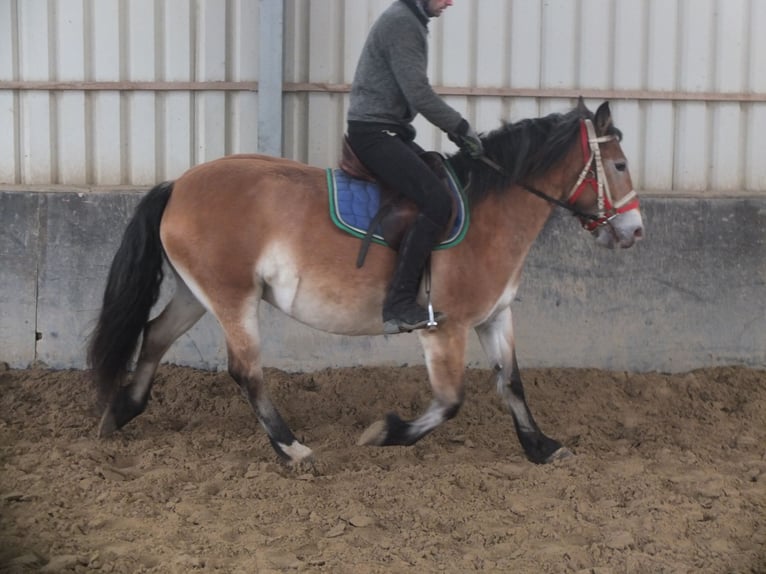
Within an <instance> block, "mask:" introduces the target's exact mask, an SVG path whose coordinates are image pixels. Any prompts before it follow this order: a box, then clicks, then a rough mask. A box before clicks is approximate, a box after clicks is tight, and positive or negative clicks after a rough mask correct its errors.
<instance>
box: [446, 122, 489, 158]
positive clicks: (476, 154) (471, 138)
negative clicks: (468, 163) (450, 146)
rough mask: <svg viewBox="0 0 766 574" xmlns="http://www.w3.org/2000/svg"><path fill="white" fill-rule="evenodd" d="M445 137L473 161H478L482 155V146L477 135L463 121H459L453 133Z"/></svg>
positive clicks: (469, 125)
mask: <svg viewBox="0 0 766 574" xmlns="http://www.w3.org/2000/svg"><path fill="white" fill-rule="evenodd" d="M447 137H448V138H449V139H450V140H451V141H452V142H453V143H454V144H455V145H457V146H458V147H459V148H460V149H461V150H462V151H464V152H465V153H467V154H468V155H469V156H470V157H472V158H473V159H478V158H480V157H481V156H483V155H484V146H483V145H482V143H481V140H480V139H479V135H478V134H477V133H476V132H475V131H474V129H473V128H472V127H471V124H469V123H468V121H467V120H465V119H463V120H461V121H460V123H459V124H458V126H457V130H456V131H455V133H454V134H447Z"/></svg>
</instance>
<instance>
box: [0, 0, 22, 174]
mask: <svg viewBox="0 0 766 574" xmlns="http://www.w3.org/2000/svg"><path fill="white" fill-rule="evenodd" d="M15 22H16V14H15V10H14V5H13V4H12V3H11V0H0V79H12V78H16V77H17V75H18V74H17V73H16V61H17V59H16V49H17V46H18V42H17V40H16V32H17V30H18V28H17V27H16V26H15V25H14V23H15ZM18 107H19V106H18V103H17V96H16V94H15V93H14V92H12V91H10V90H0V182H11V183H13V182H16V181H19V180H20V179H21V178H20V174H18V172H17V170H18V163H17V157H18V156H17V145H18V143H19V141H18V127H17V125H16V123H17V122H16V118H17V117H18Z"/></svg>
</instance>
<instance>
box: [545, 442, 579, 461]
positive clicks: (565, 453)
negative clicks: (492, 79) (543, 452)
mask: <svg viewBox="0 0 766 574" xmlns="http://www.w3.org/2000/svg"><path fill="white" fill-rule="evenodd" d="M573 457H574V453H573V452H572V451H571V450H569V449H568V448H567V447H565V446H562V447H561V448H560V449H558V450H557V451H556V452H554V453H553V454H552V455H551V456H549V457H548V458H546V459H545V464H550V463H552V462H558V461H561V460H566V459H568V458H573Z"/></svg>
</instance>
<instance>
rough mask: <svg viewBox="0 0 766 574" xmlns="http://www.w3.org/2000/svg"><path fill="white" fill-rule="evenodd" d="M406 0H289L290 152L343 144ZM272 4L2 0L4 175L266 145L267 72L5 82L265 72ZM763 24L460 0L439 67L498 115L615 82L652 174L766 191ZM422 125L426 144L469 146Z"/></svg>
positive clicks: (71, 181)
mask: <svg viewBox="0 0 766 574" xmlns="http://www.w3.org/2000/svg"><path fill="white" fill-rule="evenodd" d="M391 1H392V0H284V8H285V17H284V21H285V38H284V58H285V61H284V79H285V82H286V83H287V84H288V89H287V91H286V93H285V96H284V99H283V100H284V120H283V134H284V146H283V150H284V152H283V153H284V155H286V156H288V157H292V158H294V159H298V160H301V161H306V162H309V163H312V164H314V165H319V166H325V165H331V164H334V163H335V161H336V159H337V155H338V150H339V146H340V140H341V138H342V134H343V132H344V129H345V113H346V109H347V106H348V96H347V89H348V85H349V84H350V83H351V81H352V79H353V73H354V69H355V66H356V61H357V58H358V56H359V53H360V51H361V48H362V45H363V43H364V40H365V38H366V34H367V30H368V29H369V27H370V26H371V25H372V23H373V22H374V20H375V19H376V18H377V16H378V15H379V14H380V13H381V12H382V11H383V10H384V9H386V8H387V7H388V6H389V4H390V3H391ZM259 5H260V2H256V1H255V0H163V1H162V2H155V1H152V0H130V1H126V0H56V1H55V2H51V1H48V0H0V182H5V183H20V184H49V183H60V184H68V185H75V184H88V185H89V184H99V185H114V184H134V185H150V184H152V183H154V182H156V181H159V180H162V179H167V178H173V177H177V176H178V175H179V174H180V173H182V172H183V171H184V170H185V169H187V168H188V167H190V166H191V165H193V164H195V163H199V162H201V161H205V160H208V159H212V158H215V157H218V156H220V155H224V154H227V153H236V152H252V151H256V147H257V118H258V95H257V93H256V92H255V91H252V90H250V89H246V88H243V89H231V88H230V89H228V90H226V91H224V90H214V89H209V90H204V89H200V87H199V85H197V86H196V87H194V88H189V89H172V90H168V89H166V88H163V87H160V88H158V89H156V90H151V89H142V90H124V89H123V90H119V89H115V90H112V91H109V90H104V89H103V88H98V89H93V88H92V87H91V88H89V89H83V90H80V91H78V90H73V89H67V90H56V89H54V90H47V91H46V90H45V89H34V90H29V89H15V88H14V89H3V86H2V83H3V82H84V83H86V84H87V83H88V82H91V83H92V82H123V83H124V82H148V83H152V82H174V83H179V82H180V83H191V82H197V83H199V82H218V81H225V82H255V81H257V79H258V69H257V68H258V30H259V22H258V18H259ZM764 29H766V1H764V0H646V1H644V2H630V1H622V0H579V1H577V2H572V1H571V0H481V1H480V2H478V1H469V0H458V1H457V2H456V3H455V5H454V6H453V7H451V8H449V9H448V10H447V11H446V12H445V14H444V15H443V16H442V17H441V18H439V19H438V20H435V21H433V22H432V24H431V38H430V41H431V44H430V47H431V62H430V69H429V73H430V76H431V80H432V82H433V84H434V85H435V86H438V87H444V88H447V89H452V90H453V93H452V94H451V95H447V96H445V97H446V99H447V101H449V103H450V104H452V105H453V106H454V107H455V108H456V109H458V110H459V111H461V113H463V114H465V115H466V117H467V118H468V119H469V120H470V121H471V122H472V123H474V125H475V126H476V128H477V129H479V130H483V131H488V130H491V129H495V128H496V127H498V126H499V125H500V121H502V120H505V121H516V120H518V119H521V118H525V117H535V116H539V115H544V114H547V113H550V112H555V111H565V110H566V109H568V108H569V107H570V106H571V105H573V103H574V100H573V97H572V96H573V95H575V94H577V93H579V92H580V91H582V92H584V93H586V95H588V94H589V97H588V98H587V103H588V105H589V106H591V107H595V106H596V105H598V104H599V103H600V100H601V98H599V97H596V96H595V95H594V94H598V93H599V92H606V93H611V94H613V96H614V97H613V98H612V108H613V112H614V116H615V119H616V122H617V125H618V126H619V127H620V128H621V129H622V130H623V132H624V134H625V139H624V147H625V150H626V153H627V154H628V157H629V159H630V160H631V165H632V173H633V175H634V180H635V183H636V186H637V187H638V188H640V189H648V190H657V191H665V192H668V191H677V192H694V193H719V192H724V193H729V192H731V193H735V192H739V191H742V190H746V191H748V190H749V191H761V192H762V191H766V162H764V161H763V160H762V155H763V152H762V150H763V149H766V129H764V127H766V39H765V38H766V36H765V35H764V34H763V33H762V31H763V30H764ZM290 86H292V87H290ZM469 89H472V90H474V93H469V91H468V90H469ZM514 90H515V91H516V92H514ZM519 90H520V91H521V92H518V91H519ZM623 93H624V94H626V95H625V97H620V94H623ZM716 93H720V94H722V96H721V97H720V98H716V97H715V96H711V94H716ZM509 94H510V95H509ZM652 94H656V96H653V95H652ZM726 94H740V95H741V97H740V98H739V99H735V100H733V101H727V97H726ZM753 96H755V97H753ZM416 127H417V129H418V132H419V141H420V143H421V144H422V145H424V146H425V147H430V148H434V149H437V150H442V151H447V152H449V151H452V150H454V146H453V145H452V144H451V143H450V142H449V141H448V140H447V139H446V138H445V137H444V135H443V134H441V133H440V132H439V131H438V130H437V129H435V128H433V127H432V126H430V125H429V124H428V123H427V122H426V121H425V120H424V119H422V118H419V119H418V120H417V121H416Z"/></svg>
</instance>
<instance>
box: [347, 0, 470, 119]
mask: <svg viewBox="0 0 766 574" xmlns="http://www.w3.org/2000/svg"><path fill="white" fill-rule="evenodd" d="M417 1H419V0H414V1H413V0H397V1H396V2H394V3H393V4H392V5H391V6H389V7H388V9H386V10H385V11H384V12H383V14H381V15H380V17H379V18H378V19H377V21H376V22H375V24H373V26H372V28H371V29H370V33H369V35H368V37H367V41H366V42H365V45H364V48H363V50H362V55H361V57H360V58H359V64H358V65H357V68H356V74H355V75H354V82H353V84H352V86H351V98H350V104H349V110H348V120H349V122H367V123H379V124H389V125H400V126H406V125H409V124H410V123H411V122H412V120H413V119H414V118H415V116H416V115H417V114H422V115H423V116H424V117H425V118H426V119H427V120H428V121H429V122H431V123H432V124H434V125H436V126H437V127H439V128H441V129H442V130H444V131H445V132H447V133H454V132H455V131H456V130H457V127H458V124H459V123H460V122H461V120H462V119H463V118H462V116H461V115H460V114H459V113H458V112H457V111H456V110H454V109H452V108H451V107H450V106H449V105H447V104H446V103H445V102H444V101H443V100H442V99H441V98H440V97H439V96H438V95H437V94H436V93H435V92H434V91H433V89H432V88H431V84H430V82H429V80H428V70H427V68H428V27H427V25H428V18H427V17H426V16H425V14H423V13H422V12H421V13H420V14H418V13H416V11H417V10H418V9H419V8H418V7H416V6H415V2H417ZM408 2H409V5H408Z"/></svg>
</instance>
